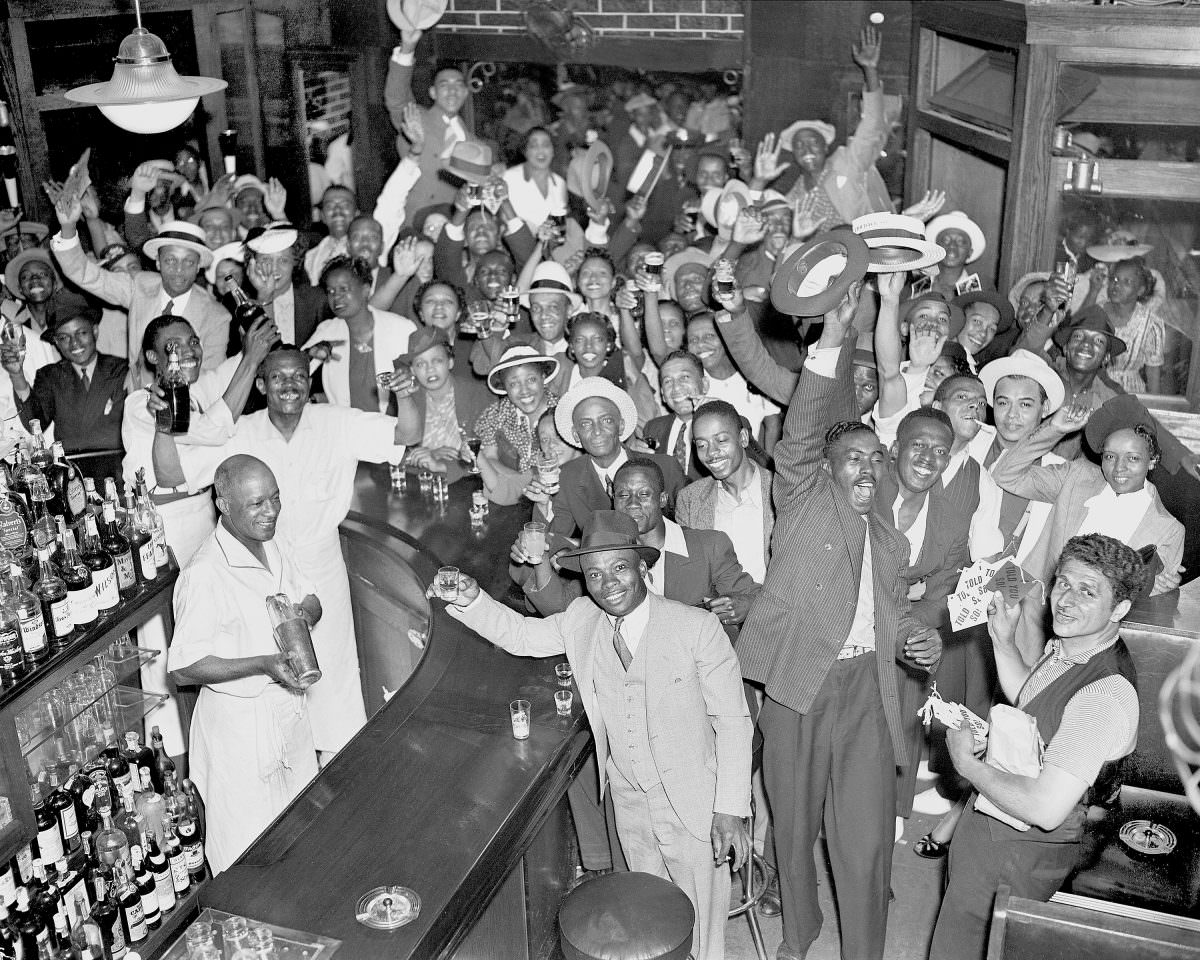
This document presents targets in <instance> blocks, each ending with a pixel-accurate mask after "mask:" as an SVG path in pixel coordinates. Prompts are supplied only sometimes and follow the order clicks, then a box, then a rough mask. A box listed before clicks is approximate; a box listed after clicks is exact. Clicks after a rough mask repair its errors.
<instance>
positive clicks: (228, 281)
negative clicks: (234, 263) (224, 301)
mask: <svg viewBox="0 0 1200 960" xmlns="http://www.w3.org/2000/svg"><path fill="white" fill-rule="evenodd" d="M225 285H226V287H227V288H228V290H229V295H230V296H231V297H233V300H234V304H235V306H234V308H233V323H234V325H235V326H236V327H237V329H238V331H239V332H240V334H241V336H242V337H245V336H246V331H247V330H249V329H250V327H252V326H253V325H254V323H255V322H256V321H257V320H258V319H260V318H261V317H265V316H266V315H267V314H266V311H265V310H263V307H262V304H261V303H259V302H258V301H257V300H251V299H250V298H249V297H248V296H247V295H246V291H244V290H243V289H242V288H241V286H239V285H238V282H237V280H236V279H235V278H234V276H233V274H231V273H227V274H226V275H225Z"/></svg>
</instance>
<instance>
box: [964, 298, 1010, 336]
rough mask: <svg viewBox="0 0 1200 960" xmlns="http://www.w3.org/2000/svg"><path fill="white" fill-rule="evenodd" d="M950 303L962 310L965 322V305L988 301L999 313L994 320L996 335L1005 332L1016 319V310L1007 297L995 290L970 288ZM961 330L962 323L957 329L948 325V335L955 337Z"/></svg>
mask: <svg viewBox="0 0 1200 960" xmlns="http://www.w3.org/2000/svg"><path fill="white" fill-rule="evenodd" d="M951 303H953V304H954V306H956V307H958V308H959V309H960V310H962V312H963V323H965V322H966V313H967V307H969V306H970V305H971V304H973V303H990V304H991V305H992V306H993V307H995V308H996V311H997V312H998V313H999V314H1000V319H999V320H998V321H997V322H996V335H997V336H999V335H1000V334H1002V333H1007V332H1008V331H1009V330H1010V329H1011V328H1012V325H1013V323H1014V321H1015V320H1016V319H1017V312H1016V311H1015V310H1014V309H1013V305H1012V304H1011V303H1009V302H1008V298H1007V297H1002V296H1000V293H999V291H996V290H972V291H970V292H969V293H963V294H959V295H958V296H957V297H955V298H954V299H953V300H952V301H951ZM960 330H962V324H960V325H959V326H958V327H957V329H956V328H955V327H954V325H953V324H951V326H950V336H952V337H957V336H958V334H959V331H960Z"/></svg>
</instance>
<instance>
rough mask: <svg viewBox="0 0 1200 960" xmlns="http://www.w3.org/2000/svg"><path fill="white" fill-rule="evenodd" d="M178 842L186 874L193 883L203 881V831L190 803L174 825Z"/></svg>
mask: <svg viewBox="0 0 1200 960" xmlns="http://www.w3.org/2000/svg"><path fill="white" fill-rule="evenodd" d="M176 829H177V831H178V833H179V842H180V844H181V845H182V846H183V858H184V862H185V863H186V864H187V869H188V876H189V877H190V878H191V881H192V883H193V884H197V883H203V882H204V873H205V871H204V866H205V864H204V832H203V830H202V829H201V827H200V821H199V819H197V817H196V815H195V814H194V813H193V812H192V809H191V804H189V805H188V809H187V810H186V811H185V812H184V814H183V815H182V816H181V817H180V818H179V824H178V826H177V827H176Z"/></svg>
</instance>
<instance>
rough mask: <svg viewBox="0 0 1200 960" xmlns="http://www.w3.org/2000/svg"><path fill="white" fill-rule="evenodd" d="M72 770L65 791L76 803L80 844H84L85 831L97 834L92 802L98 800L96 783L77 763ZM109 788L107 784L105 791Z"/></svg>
mask: <svg viewBox="0 0 1200 960" xmlns="http://www.w3.org/2000/svg"><path fill="white" fill-rule="evenodd" d="M70 770H71V772H70V774H69V775H68V776H67V780H66V782H65V783H64V784H63V790H64V791H65V792H66V793H68V794H69V795H70V797H71V799H72V800H73V801H75V816H76V818H77V819H78V820H79V842H80V843H82V842H83V834H84V832H85V831H88V832H90V833H95V832H96V829H95V828H96V826H97V823H96V815H95V813H93V811H92V801H93V800H95V798H96V781H95V780H93V779H92V778H91V777H89V776H88V775H87V774H85V773H83V771H81V770H80V769H79V764H77V763H72V764H71V767H70ZM107 787H108V785H107V784H105V789H107Z"/></svg>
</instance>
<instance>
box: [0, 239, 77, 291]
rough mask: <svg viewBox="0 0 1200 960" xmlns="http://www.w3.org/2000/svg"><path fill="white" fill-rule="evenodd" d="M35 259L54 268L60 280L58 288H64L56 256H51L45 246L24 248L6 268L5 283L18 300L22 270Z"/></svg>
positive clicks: (55, 274)
mask: <svg viewBox="0 0 1200 960" xmlns="http://www.w3.org/2000/svg"><path fill="white" fill-rule="evenodd" d="M34 261H36V262H38V263H44V264H45V265H46V266H48V267H49V268H50V269H51V270H53V271H54V276H55V278H56V279H57V280H58V288H59V289H60V290H61V289H62V285H63V280H62V276H61V275H60V274H59V272H58V267H57V265H56V264H55V263H54V258H53V257H51V256H50V251H49V250H47V249H45V248H44V247H31V248H30V249H28V250H22V251H21V252H20V253H18V254H17V255H16V256H15V257H13V258H12V259H11V260H9V261H8V266H6V267H5V268H4V285H5V286H7V287H8V292H9V293H11V294H12V295H13V296H14V297H16V298H17V299H18V300H20V299H21V285H20V284H21V270H22V269H24V267H25V265H26V264H27V263H33V262H34Z"/></svg>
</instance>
